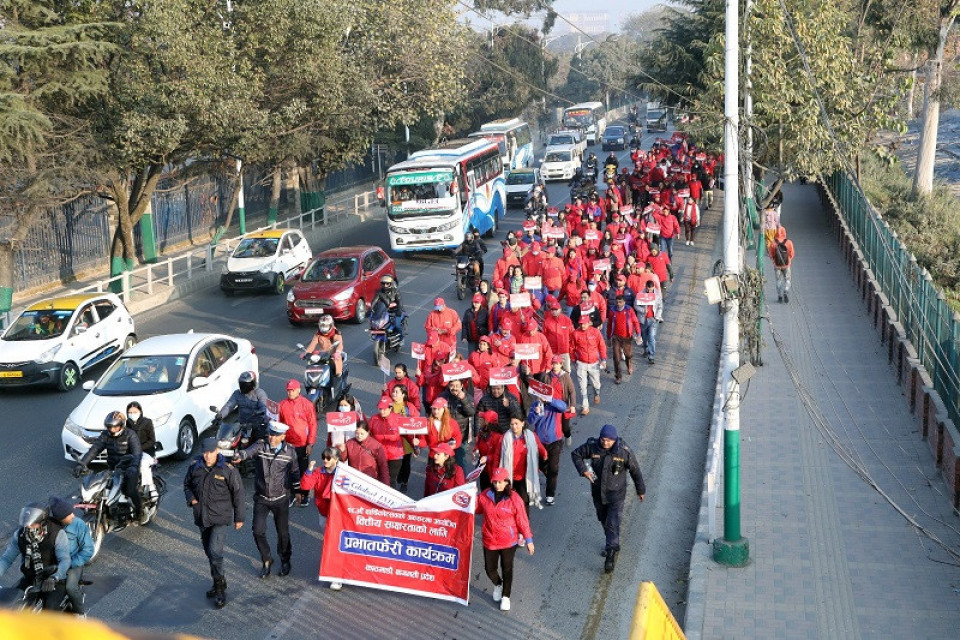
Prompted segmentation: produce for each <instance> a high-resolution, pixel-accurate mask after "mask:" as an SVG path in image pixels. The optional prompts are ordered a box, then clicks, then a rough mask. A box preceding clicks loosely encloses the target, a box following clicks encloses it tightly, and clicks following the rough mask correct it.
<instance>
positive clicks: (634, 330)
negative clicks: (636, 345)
mask: <svg viewBox="0 0 960 640" xmlns="http://www.w3.org/2000/svg"><path fill="white" fill-rule="evenodd" d="M638 333H640V321H639V320H637V313H636V312H635V311H634V310H633V309H631V308H630V307H627V306H624V307H623V309H621V310H618V309H617V308H616V307H613V308H611V309H610V317H609V318H607V338H610V337H611V336H617V337H618V338H632V337H633V336H635V335H637V334H638Z"/></svg>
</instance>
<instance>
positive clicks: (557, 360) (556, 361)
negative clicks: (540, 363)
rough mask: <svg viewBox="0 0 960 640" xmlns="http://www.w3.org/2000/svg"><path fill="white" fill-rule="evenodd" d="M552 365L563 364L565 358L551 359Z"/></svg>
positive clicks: (554, 357) (555, 357) (556, 357)
mask: <svg viewBox="0 0 960 640" xmlns="http://www.w3.org/2000/svg"><path fill="white" fill-rule="evenodd" d="M550 364H563V356H553V357H552V358H550Z"/></svg>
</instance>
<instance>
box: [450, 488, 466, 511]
mask: <svg viewBox="0 0 960 640" xmlns="http://www.w3.org/2000/svg"><path fill="white" fill-rule="evenodd" d="M451 500H453V504H455V505H457V506H458V507H460V508H461V509H466V508H467V507H469V506H470V494H469V493H467V492H466V491H457V492H456V493H455V494H453V497H452V498H451Z"/></svg>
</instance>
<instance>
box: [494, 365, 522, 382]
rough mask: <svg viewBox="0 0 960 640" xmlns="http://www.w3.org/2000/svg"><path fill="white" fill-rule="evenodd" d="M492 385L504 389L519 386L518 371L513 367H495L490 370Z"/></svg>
mask: <svg viewBox="0 0 960 640" xmlns="http://www.w3.org/2000/svg"><path fill="white" fill-rule="evenodd" d="M490 384H493V385H502V386H504V387H506V386H509V385H511V384H517V370H516V369H514V368H513V367H495V368H491V369H490Z"/></svg>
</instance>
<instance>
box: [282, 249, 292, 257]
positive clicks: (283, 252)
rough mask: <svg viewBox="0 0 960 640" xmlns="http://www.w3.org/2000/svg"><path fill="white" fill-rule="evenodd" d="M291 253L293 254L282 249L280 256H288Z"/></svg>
mask: <svg viewBox="0 0 960 640" xmlns="http://www.w3.org/2000/svg"><path fill="white" fill-rule="evenodd" d="M291 253H293V251H291V250H290V249H283V250H282V251H281V252H280V255H282V256H288V255H290V254H291Z"/></svg>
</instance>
